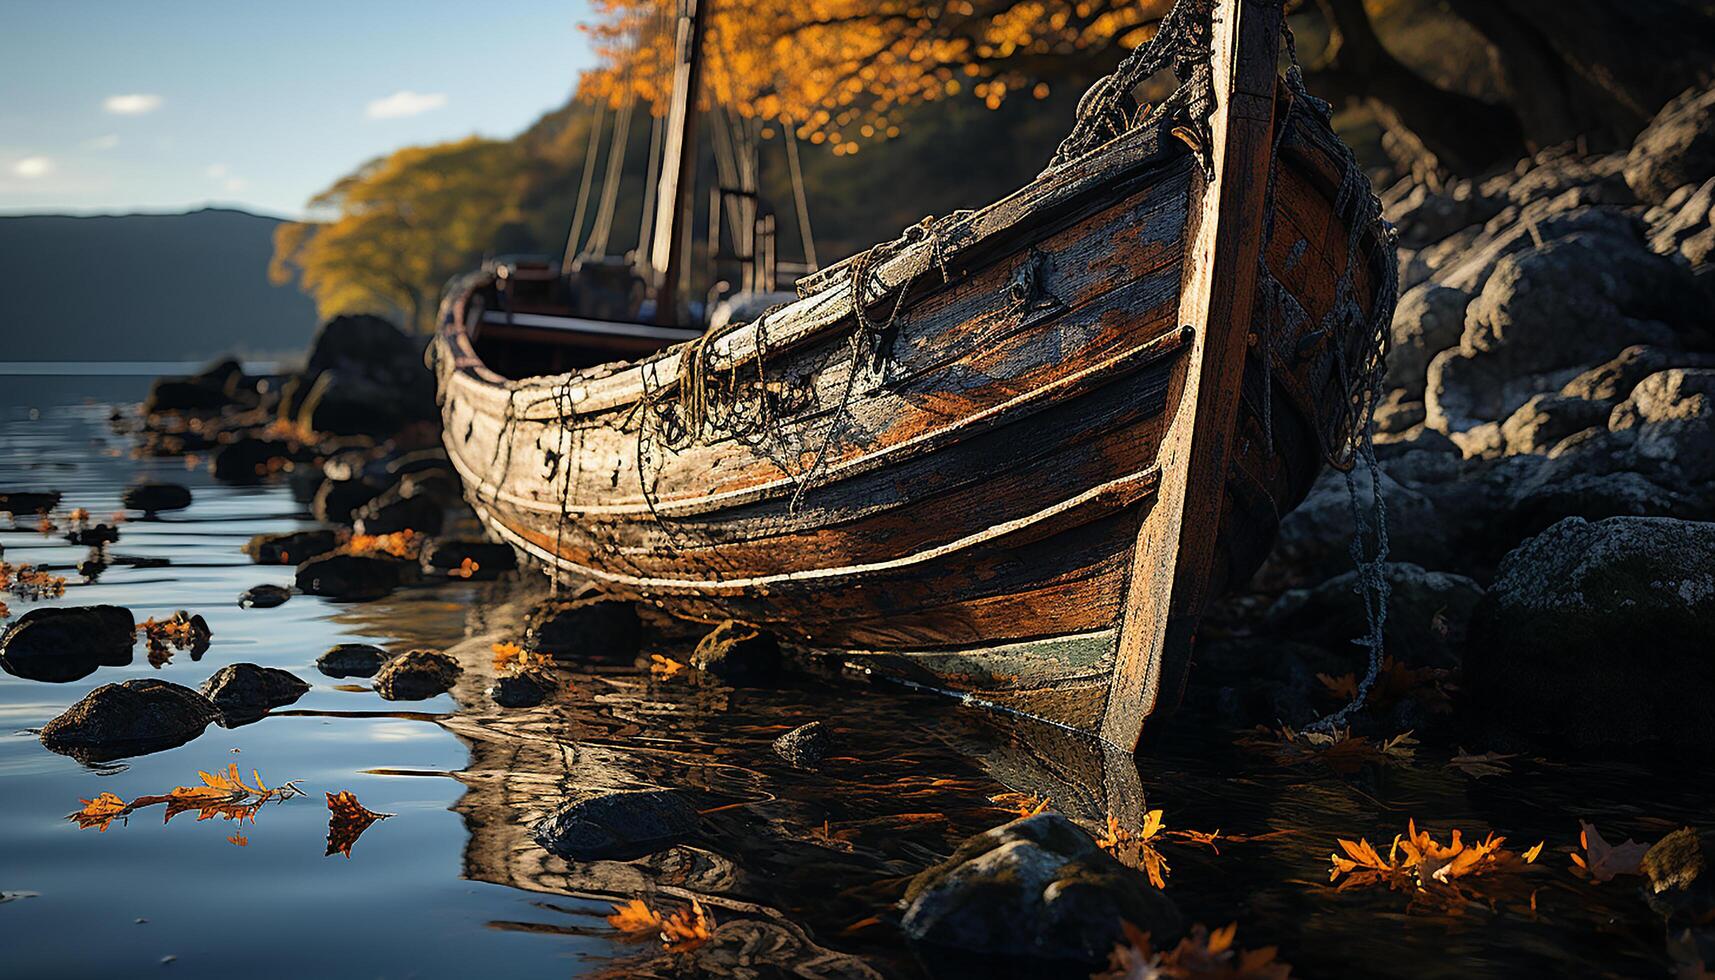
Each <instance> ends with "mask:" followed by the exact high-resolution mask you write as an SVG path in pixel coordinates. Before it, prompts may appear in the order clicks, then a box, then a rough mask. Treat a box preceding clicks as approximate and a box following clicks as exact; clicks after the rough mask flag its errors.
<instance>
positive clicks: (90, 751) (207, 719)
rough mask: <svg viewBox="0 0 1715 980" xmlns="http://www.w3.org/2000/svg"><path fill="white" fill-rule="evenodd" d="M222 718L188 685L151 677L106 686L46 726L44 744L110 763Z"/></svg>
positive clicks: (184, 738)
mask: <svg viewBox="0 0 1715 980" xmlns="http://www.w3.org/2000/svg"><path fill="white" fill-rule="evenodd" d="M219 719H220V710H219V709H218V708H216V707H215V706H214V703H213V702H211V701H209V699H207V698H205V697H203V696H202V695H200V694H198V693H197V692H195V691H193V690H191V689H190V688H188V687H183V686H181V685H178V684H170V683H168V682H166V681H158V680H155V679H153V678H140V679H137V680H129V681H126V682H124V683H123V684H103V685H102V686H100V687H98V688H96V689H95V690H93V691H91V692H89V693H88V694H86V695H84V697H83V700H81V701H79V702H77V703H76V704H74V705H72V706H71V707H69V708H67V709H66V710H65V711H64V712H62V713H61V714H60V715H59V716H58V717H57V718H55V719H53V720H52V721H50V722H48V723H47V724H46V725H43V726H42V744H43V745H46V746H47V747H48V748H50V749H53V750H54V751H55V752H61V753H64V754H66V755H70V756H73V757H75V758H78V759H81V760H84V761H87V762H106V761H110V760H113V759H121V758H124V757H126V756H132V755H144V754H146V753H149V752H159V751H161V750H162V749H170V748H172V747H174V746H176V745H183V744H184V743H186V742H188V741H190V740H191V739H193V738H196V737H197V736H198V735H201V734H202V732H203V729H205V728H207V727H208V726H209V725H210V724H212V723H213V722H215V721H218V720H219Z"/></svg>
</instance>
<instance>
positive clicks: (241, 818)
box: [66, 763, 303, 847]
mask: <svg viewBox="0 0 1715 980" xmlns="http://www.w3.org/2000/svg"><path fill="white" fill-rule="evenodd" d="M197 776H198V777H199V778H200V779H201V780H202V785H200V786H177V787H174V788H173V789H172V790H171V791H170V792H168V793H165V794H162V795H159V796H139V797H137V798H136V799H134V800H132V801H130V802H129V803H127V802H126V801H125V800H123V799H121V798H120V797H119V796H117V795H115V794H113V793H102V794H100V795H99V796H97V797H96V798H95V799H93V800H79V801H78V802H80V803H82V804H83V809H81V810H78V811H77V812H76V813H70V814H67V815H66V819H67V820H71V821H73V822H75V823H76V824H77V825H78V827H80V828H81V829H84V830H89V829H91V828H93V829H95V830H97V831H99V832H102V833H105V832H106V831H107V828H108V827H109V826H111V825H112V824H113V821H115V820H120V819H123V818H125V817H129V816H130V815H131V814H132V813H135V812H136V811H138V810H141V809H143V808H145V807H151V806H156V805H158V804H165V805H166V816H165V818H164V819H163V820H162V822H163V823H165V822H167V821H170V820H172V819H173V818H174V817H176V816H178V815H179V814H181V813H191V812H195V813H196V814H197V820H199V821H202V820H212V819H214V818H215V817H220V818H221V819H223V820H233V821H237V822H239V823H243V822H245V821H247V820H248V821H251V822H254V821H255V819H256V814H257V812H258V811H260V810H261V809H262V805H263V804H265V803H269V802H274V803H280V802H284V801H286V800H289V799H291V798H292V797H294V796H301V795H303V790H301V789H299V788H298V785H297V783H295V782H288V783H282V784H281V785H279V786H274V787H270V786H268V785H267V784H266V783H264V782H263V781H262V774H261V773H259V772H257V771H256V770H254V769H253V770H251V772H250V776H251V779H252V780H253V781H254V785H252V784H250V783H246V782H245V781H244V776H243V774H241V773H240V772H239V771H238V765H237V763H229V764H228V765H227V768H226V771H225V772H222V773H207V772H199V773H197ZM237 836H242V835H237ZM239 846H241V847H242V846H244V845H242V844H241V845H239Z"/></svg>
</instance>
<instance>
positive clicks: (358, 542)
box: [335, 528, 423, 561]
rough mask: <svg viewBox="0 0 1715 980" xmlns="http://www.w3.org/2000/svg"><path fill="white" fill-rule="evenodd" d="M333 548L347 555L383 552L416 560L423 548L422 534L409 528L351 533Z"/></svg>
mask: <svg viewBox="0 0 1715 980" xmlns="http://www.w3.org/2000/svg"><path fill="white" fill-rule="evenodd" d="M335 550H336V551H339V552H343V553H345V554H348V555H374V554H383V555H391V556H392V557H394V558H403V559H405V560H406V561H416V560H417V556H418V555H419V554H420V553H421V552H422V550H423V536H422V535H420V534H418V533H417V532H416V531H413V530H411V529H410V528H406V529H405V530H403V531H394V532H392V533H391V534H353V535H352V536H351V537H350V538H347V539H346V540H345V542H344V543H343V544H341V545H340V546H339V547H338V548H336V549H335Z"/></svg>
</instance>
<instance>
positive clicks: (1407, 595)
mask: <svg viewBox="0 0 1715 980" xmlns="http://www.w3.org/2000/svg"><path fill="white" fill-rule="evenodd" d="M1385 573H1386V578H1387V582H1388V590H1389V591H1388V606H1387V623H1386V626H1385V628H1384V632H1383V635H1382V639H1383V644H1384V647H1385V649H1386V650H1387V653H1388V655H1389V656H1391V657H1393V658H1394V659H1395V660H1398V661H1400V662H1402V663H1406V664H1411V665H1414V666H1432V667H1457V666H1458V660H1459V653H1460V650H1461V648H1462V647H1463V646H1464V641H1465V629H1466V625H1467V624H1468V623H1469V622H1470V619H1471V613H1472V610H1474V609H1475V608H1476V606H1477V602H1478V600H1480V599H1481V598H1482V597H1483V587H1482V586H1480V585H1478V584H1477V583H1476V581H1475V580H1473V579H1470V578H1467V577H1465V576H1463V575H1455V574H1453V573H1451V572H1434V571H1429V570H1426V569H1424V568H1422V567H1421V566H1418V565H1412V564H1409V563H1406V562H1390V563H1388V564H1387V566H1386V570H1385ZM1358 586H1359V580H1358V573H1357V571H1356V570H1353V571H1349V572H1346V573H1344V574H1342V575H1337V576H1335V577H1334V578H1331V579H1329V580H1328V581H1326V582H1323V583H1322V584H1321V585H1318V586H1316V587H1315V588H1314V589H1293V590H1291V591H1289V592H1286V593H1284V594H1282V595H1281V596H1280V597H1279V598H1278V599H1276V600H1275V603H1274V605H1273V606H1272V607H1270V609H1269V612H1268V626H1269V631H1270V633H1271V634H1274V635H1279V636H1287V637H1291V638H1293V639H1297V640H1303V641H1306V642H1310V643H1316V644H1318V645H1321V646H1323V647H1326V648H1328V649H1330V650H1334V651H1341V652H1349V651H1352V650H1354V649H1356V647H1354V646H1353V644H1352V641H1353V640H1355V639H1357V638H1359V637H1362V636H1365V635H1367V634H1368V632H1369V620H1368V619H1367V618H1366V615H1365V612H1364V603H1363V599H1362V597H1361V596H1360V594H1359V592H1358Z"/></svg>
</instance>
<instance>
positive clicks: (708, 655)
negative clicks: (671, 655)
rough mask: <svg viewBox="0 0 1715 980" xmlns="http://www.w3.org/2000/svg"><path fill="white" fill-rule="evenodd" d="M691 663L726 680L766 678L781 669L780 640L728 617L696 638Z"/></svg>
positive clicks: (737, 680)
mask: <svg viewBox="0 0 1715 980" xmlns="http://www.w3.org/2000/svg"><path fill="white" fill-rule="evenodd" d="M691 666H692V667H695V668H696V669H698V670H700V671H703V672H704V673H708V674H714V675H715V676H717V677H719V678H721V679H722V680H726V681H733V682H739V681H755V680H765V679H767V678H769V677H772V676H774V675H775V674H776V673H778V672H779V670H780V641H779V640H777V639H775V637H774V634H773V633H769V632H767V631H765V630H757V629H752V628H751V627H749V626H744V625H742V624H740V623H737V622H734V621H733V620H730V619H729V620H727V621H726V622H724V623H721V624H720V625H719V626H716V627H715V628H714V629H712V630H710V631H709V633H708V635H706V636H704V637H703V638H702V639H701V640H698V641H697V648H696V649H695V650H693V651H691Z"/></svg>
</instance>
